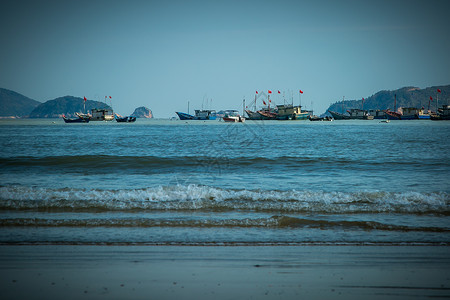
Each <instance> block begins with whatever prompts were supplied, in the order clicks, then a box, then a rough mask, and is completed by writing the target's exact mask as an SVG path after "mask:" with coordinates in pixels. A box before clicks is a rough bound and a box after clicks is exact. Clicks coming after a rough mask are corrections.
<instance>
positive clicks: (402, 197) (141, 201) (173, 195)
mask: <svg viewBox="0 0 450 300" xmlns="http://www.w3.org/2000/svg"><path fill="white" fill-rule="evenodd" d="M0 209H1V210H36V211H52V210H54V211H125V212H127V211H146V210H175V211H176V210H196V211H232V210H239V211H260V212H280V213H288V212H305V213H323V214H340V213H342V214H348V213H401V214H437V215H450V194H449V193H446V192H436V193H419V192H385V191H376V192H323V191H307V190H305V191H297V190H288V191H279V190H246V189H241V190H234V189H220V188H215V187H209V186H200V185H186V186H183V185H176V186H159V187H153V188H144V189H120V190H100V189H74V188H61V189H52V188H33V187H24V186H3V187H0Z"/></svg>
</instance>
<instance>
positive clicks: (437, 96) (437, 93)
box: [436, 92, 439, 113]
mask: <svg viewBox="0 0 450 300" xmlns="http://www.w3.org/2000/svg"><path fill="white" fill-rule="evenodd" d="M438 102H439V92H436V113H438V112H439V105H438Z"/></svg>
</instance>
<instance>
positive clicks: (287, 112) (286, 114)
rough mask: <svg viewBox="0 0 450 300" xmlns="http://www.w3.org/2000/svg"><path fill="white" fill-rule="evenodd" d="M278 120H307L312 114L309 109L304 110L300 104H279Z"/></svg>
mask: <svg viewBox="0 0 450 300" xmlns="http://www.w3.org/2000/svg"><path fill="white" fill-rule="evenodd" d="M277 111H278V113H277V116H276V117H277V120H307V119H308V116H309V115H310V113H309V112H307V111H302V107H301V106H300V105H298V106H294V105H292V104H283V105H277Z"/></svg>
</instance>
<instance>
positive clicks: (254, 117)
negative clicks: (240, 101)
mask: <svg viewBox="0 0 450 300" xmlns="http://www.w3.org/2000/svg"><path fill="white" fill-rule="evenodd" d="M245 113H246V114H247V116H248V118H247V119H249V120H262V116H261V115H260V114H258V112H256V111H251V110H249V109H246V110H245Z"/></svg>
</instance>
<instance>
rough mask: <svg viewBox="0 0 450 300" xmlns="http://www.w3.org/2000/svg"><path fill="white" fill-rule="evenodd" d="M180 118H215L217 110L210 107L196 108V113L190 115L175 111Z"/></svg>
mask: <svg viewBox="0 0 450 300" xmlns="http://www.w3.org/2000/svg"><path fill="white" fill-rule="evenodd" d="M175 113H176V114H177V115H178V117H179V118H180V120H215V119H216V111H215V110H210V109H196V110H195V115H194V116H193V115H190V114H187V113H183V112H178V111H177V112H175Z"/></svg>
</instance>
